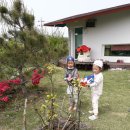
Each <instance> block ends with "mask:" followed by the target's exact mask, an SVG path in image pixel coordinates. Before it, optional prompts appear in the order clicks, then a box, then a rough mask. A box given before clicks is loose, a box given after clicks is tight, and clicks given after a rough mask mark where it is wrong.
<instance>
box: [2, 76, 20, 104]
mask: <svg viewBox="0 0 130 130" xmlns="http://www.w3.org/2000/svg"><path fill="white" fill-rule="evenodd" d="M20 83H21V80H20V78H16V79H12V80H7V81H2V82H0V101H1V102H8V101H9V97H8V95H6V93H7V92H9V91H10V92H11V90H12V86H11V84H12V85H13V84H14V85H19V84H20Z"/></svg>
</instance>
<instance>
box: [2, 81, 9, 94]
mask: <svg viewBox="0 0 130 130" xmlns="http://www.w3.org/2000/svg"><path fill="white" fill-rule="evenodd" d="M9 89H10V86H9V84H8V83H7V82H5V81H3V82H0V92H1V93H3V92H5V91H7V90H9Z"/></svg>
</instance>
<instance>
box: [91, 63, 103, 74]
mask: <svg viewBox="0 0 130 130" xmlns="http://www.w3.org/2000/svg"><path fill="white" fill-rule="evenodd" d="M92 71H93V73H94V74H98V73H100V72H101V68H100V67H98V66H97V65H93V69H92Z"/></svg>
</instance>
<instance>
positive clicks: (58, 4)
mask: <svg viewBox="0 0 130 130" xmlns="http://www.w3.org/2000/svg"><path fill="white" fill-rule="evenodd" d="M0 1H3V0H0ZM6 1H8V3H9V2H10V0H6ZM23 1H24V4H25V6H26V7H27V9H28V10H29V11H31V12H33V13H34V15H35V18H36V19H35V23H36V26H39V25H40V22H38V21H41V20H42V21H45V22H51V21H54V20H58V19H61V18H65V17H69V16H72V15H76V14H81V13H87V12H90V11H94V10H99V9H104V8H108V7H113V6H118V5H122V4H128V3H130V0H64V1H63V0H23ZM62 31H63V32H64V35H65V36H68V35H67V29H66V28H63V29H62Z"/></svg>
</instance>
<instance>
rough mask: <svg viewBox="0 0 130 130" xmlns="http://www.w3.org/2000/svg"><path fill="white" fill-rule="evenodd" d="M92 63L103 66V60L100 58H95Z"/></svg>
mask: <svg viewBox="0 0 130 130" xmlns="http://www.w3.org/2000/svg"><path fill="white" fill-rule="evenodd" d="M93 64H94V65H97V66H99V67H100V68H102V67H103V62H102V61H101V60H95V61H94V63H93Z"/></svg>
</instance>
